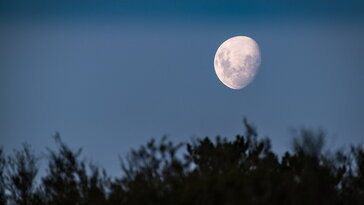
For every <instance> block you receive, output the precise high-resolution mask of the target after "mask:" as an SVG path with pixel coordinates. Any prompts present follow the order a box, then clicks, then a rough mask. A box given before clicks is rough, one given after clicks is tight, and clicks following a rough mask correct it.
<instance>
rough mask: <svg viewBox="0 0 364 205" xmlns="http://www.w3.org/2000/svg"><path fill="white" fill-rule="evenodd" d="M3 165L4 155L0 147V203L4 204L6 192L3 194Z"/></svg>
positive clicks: (4, 163) (4, 162)
mask: <svg viewBox="0 0 364 205" xmlns="http://www.w3.org/2000/svg"><path fill="white" fill-rule="evenodd" d="M5 166H6V157H5V155H4V150H3V148H2V147H0V204H6V202H7V200H6V194H5V186H6V183H5Z"/></svg>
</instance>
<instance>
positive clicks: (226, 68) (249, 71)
mask: <svg viewBox="0 0 364 205" xmlns="http://www.w3.org/2000/svg"><path fill="white" fill-rule="evenodd" d="M260 61H261V57H260V50H259V46H258V44H257V42H255V40H254V39H252V38H250V37H247V36H235V37H232V38H229V39H228V40H226V41H225V42H224V43H222V44H221V45H220V47H219V48H218V49H217V51H216V54H215V59H214V67H215V72H216V75H217V77H218V78H219V79H220V81H221V82H222V83H223V84H225V85H226V86H227V87H229V88H232V89H235V90H239V89H242V88H244V87H246V86H248V85H249V84H250V83H251V82H252V81H253V80H254V78H255V75H256V74H257V71H258V69H259V66H260Z"/></svg>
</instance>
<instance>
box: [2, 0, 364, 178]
mask: <svg viewBox="0 0 364 205" xmlns="http://www.w3.org/2000/svg"><path fill="white" fill-rule="evenodd" d="M0 2H1V3H0V5H1V6H0V28H1V32H0V45H1V46H0V99H1V101H0V144H1V145H3V146H4V147H5V149H6V150H7V151H10V150H11V149H13V148H17V147H19V146H20V144H21V143H22V142H29V143H30V144H32V145H33V147H34V148H35V150H36V151H37V152H38V153H40V152H44V151H45V149H44V148H45V147H53V146H54V143H53V139H52V135H53V134H54V133H55V132H57V131H58V132H60V134H61V136H62V138H63V140H64V141H65V142H66V143H68V144H70V145H71V147H74V148H78V147H82V148H83V150H84V154H85V156H88V157H89V158H91V159H92V160H93V161H95V162H97V163H99V164H101V165H103V166H104V167H105V168H106V169H107V170H108V171H109V172H110V173H111V174H113V175H116V174H117V173H118V172H119V169H118V167H119V164H118V155H121V156H124V154H125V153H126V152H127V151H129V150H130V149H131V148H136V147H138V146H139V145H140V144H142V143H145V142H146V141H147V140H148V139H150V138H152V137H156V138H158V137H161V136H163V135H167V136H169V137H170V138H171V139H173V140H174V141H186V140H189V139H190V138H191V137H204V136H211V137H213V136H216V135H222V136H229V137H233V136H235V135H236V134H239V133H243V131H244V130H243V126H242V119H243V117H247V118H248V120H249V121H251V122H252V123H253V124H254V125H256V126H257V128H258V131H259V133H260V135H262V136H269V137H270V138H271V140H272V144H273V148H274V149H275V150H277V151H278V152H281V151H283V150H286V149H289V143H290V140H291V137H290V133H289V129H290V128H297V127H301V126H306V127H312V128H318V127H321V128H323V129H324V130H327V132H328V139H327V141H328V144H327V145H328V147H331V146H334V147H340V146H346V145H348V144H350V143H363V138H364V137H363V133H364V124H363V122H364V108H363V105H364V92H363V90H362V89H363V88H364V70H363V68H364V58H363V57H364V56H363V53H364V38H363V36H364V25H363V23H362V22H363V19H364V18H363V16H362V13H363V12H362V11H363V4H362V3H360V1H301V3H296V2H293V1H288V0H287V1H279V2H278V3H274V2H276V1H268V0H267V1H180V2H172V1H157V3H153V4H152V3H148V2H149V1H137V2H135V1H87V3H86V1H62V2H61V1H52V3H49V1H40V0H39V1H33V2H31V3H30V2H29V1H20V0H19V1H0ZM14 2H15V3H14ZM75 2H76V3H75ZM328 2H330V3H328ZM236 35H246V36H250V37H252V38H254V39H255V40H256V41H257V42H258V44H259V46H260V49H261V53H262V64H261V67H260V70H259V72H258V74H257V77H256V79H255V80H254V81H253V83H252V84H250V85H249V86H248V87H246V88H244V89H242V90H239V91H236V90H231V89H229V88H227V87H226V86H224V85H223V84H222V83H221V82H220V81H219V79H218V78H217V76H216V74H215V72H214V68H213V58H214V54H215V51H216V49H217V48H218V46H219V45H220V44H221V43H222V42H223V41H225V40H226V39H228V38H230V37H232V36H236Z"/></svg>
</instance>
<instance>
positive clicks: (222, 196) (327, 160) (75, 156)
mask: <svg viewBox="0 0 364 205" xmlns="http://www.w3.org/2000/svg"><path fill="white" fill-rule="evenodd" d="M244 125H245V128H246V132H245V134H244V135H237V136H236V137H235V138H234V139H230V138H226V137H216V138H215V139H211V138H208V137H205V138H197V139H194V140H191V141H190V142H186V143H177V144H175V143H173V142H172V141H168V140H167V138H166V137H163V138H161V140H160V141H156V140H154V139H152V140H150V141H149V142H147V143H146V144H145V145H142V146H141V147H140V148H138V149H132V150H131V151H130V153H129V154H128V155H127V156H126V157H125V158H121V175H120V176H119V177H116V178H110V177H109V176H108V175H107V174H106V172H105V171H103V170H102V169H101V168H99V167H97V166H95V165H92V164H91V163H87V162H86V161H85V160H82V159H80V156H81V150H80V149H79V150H76V151H73V150H72V149H70V148H69V147H68V146H67V145H66V144H65V143H63V142H62V141H61V139H60V136H59V134H57V135H56V137H55V141H56V143H57V146H58V150H56V151H53V150H49V155H48V158H47V159H48V168H47V174H46V175H45V176H43V177H42V178H41V179H40V181H39V183H38V186H37V187H35V185H34V178H35V175H36V173H37V170H38V169H37V166H36V165H37V160H36V159H37V158H36V157H35V156H34V154H32V152H30V149H29V147H28V146H24V147H23V149H22V150H21V151H17V152H15V154H14V157H13V158H11V157H9V160H5V159H6V157H5V155H4V154H3V151H2V149H0V185H1V187H0V200H2V201H1V203H2V204H6V202H9V203H11V204H50V205H51V204H52V205H53V204H55V205H57V204H70V205H76V204H77V205H83V204H91V205H92V204H107V205H114V204H115V205H124V204H127V205H139V204H161V205H163V204H176V205H178V204H191V205H193V204H207V205H215V204H216V205H221V204H226V205H229V204H248V205H249V204H254V205H257V204H258V205H259V204H273V205H274V204H277V205H278V204H279V205H288V204H289V205H290V204H295V205H300V204H302V205H303V204H313V205H315V204H333V205H349V204H350V205H362V204H364V149H363V147H362V146H352V147H351V149H350V150H345V149H342V150H337V151H332V150H331V151H330V150H325V133H324V132H323V131H321V130H312V129H301V130H298V131H297V132H296V133H294V135H293V136H294V138H293V140H292V151H287V152H285V153H284V154H283V156H279V155H277V154H275V153H274V152H273V151H272V149H271V143H270V140H269V139H268V138H258V132H257V131H256V129H255V128H254V126H252V125H251V124H249V123H248V122H247V120H244ZM10 158H11V160H10ZM25 159H26V160H25ZM4 170H10V172H8V173H6V174H5V175H4V173H5V172H4ZM14 190H15V191H14Z"/></svg>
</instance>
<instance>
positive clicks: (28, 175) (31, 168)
mask: <svg viewBox="0 0 364 205" xmlns="http://www.w3.org/2000/svg"><path fill="white" fill-rule="evenodd" d="M7 162H8V167H7V168H8V170H7V173H6V177H7V180H8V182H7V184H6V185H7V188H8V190H9V192H10V201H11V202H12V203H16V204H21V205H28V204H34V203H35V201H37V198H38V197H37V194H36V193H35V177H36V175H37V173H38V159H37V157H36V156H35V154H34V153H33V152H32V150H31V147H30V145H28V144H23V147H22V149H21V150H14V157H9V158H8V161H7Z"/></svg>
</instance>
